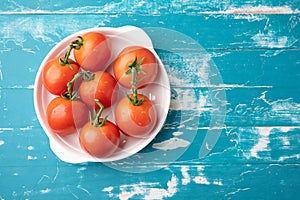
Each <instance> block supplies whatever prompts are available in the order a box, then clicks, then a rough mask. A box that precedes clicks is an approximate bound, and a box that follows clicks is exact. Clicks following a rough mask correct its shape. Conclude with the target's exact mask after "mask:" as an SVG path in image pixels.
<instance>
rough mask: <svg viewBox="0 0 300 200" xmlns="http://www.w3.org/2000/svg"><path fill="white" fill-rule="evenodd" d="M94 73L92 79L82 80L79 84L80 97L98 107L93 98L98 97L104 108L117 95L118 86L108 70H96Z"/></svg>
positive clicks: (115, 98)
mask: <svg viewBox="0 0 300 200" xmlns="http://www.w3.org/2000/svg"><path fill="white" fill-rule="evenodd" d="M94 74H95V76H94V79H93V80H90V81H82V83H81V84H80V86H79V89H78V92H79V95H80V98H81V100H82V101H83V102H85V103H86V104H87V105H89V106H91V107H93V106H95V107H96V108H99V106H98V105H97V104H96V103H95V99H98V100H99V101H100V102H101V103H102V104H103V106H104V107H105V108H106V107H109V106H111V105H112V104H113V103H114V102H115V101H116V100H117V97H118V91H119V87H118V85H117V81H116V80H115V79H114V77H113V76H112V75H110V74H109V73H108V72H104V71H98V72H95V73H94Z"/></svg>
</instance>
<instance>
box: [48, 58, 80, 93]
mask: <svg viewBox="0 0 300 200" xmlns="http://www.w3.org/2000/svg"><path fill="white" fill-rule="evenodd" d="M62 59H63V58H54V59H51V60H50V61H48V62H47V63H46V65H45V66H44V68H43V83H44V86H45V88H46V89H47V90H48V91H49V92H50V93H52V94H55V95H61V94H62V93H63V92H65V91H66V90H67V83H68V82H69V81H71V80H72V79H73V76H74V75H75V74H76V73H77V72H78V71H79V66H78V65H77V64H76V63H75V62H74V61H73V60H71V59H68V63H69V64H63V63H62V62H61V60H62Z"/></svg>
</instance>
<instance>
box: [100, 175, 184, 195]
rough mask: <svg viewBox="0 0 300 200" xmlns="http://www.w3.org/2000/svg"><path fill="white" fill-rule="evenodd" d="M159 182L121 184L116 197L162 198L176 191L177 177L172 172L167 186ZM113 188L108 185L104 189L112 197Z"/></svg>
mask: <svg viewBox="0 0 300 200" xmlns="http://www.w3.org/2000/svg"><path fill="white" fill-rule="evenodd" d="M159 185H160V184H159V183H152V182H150V183H145V182H141V183H137V184H131V185H121V186H120V187H119V189H120V193H119V194H118V195H117V197H118V198H119V199H120V200H128V199H130V198H132V197H135V196H137V195H138V196H142V197H143V199H146V200H147V199H148V200H150V199H164V198H170V197H172V196H174V195H175V193H176V192H177V191H178V188H177V186H178V178H177V177H176V176H175V175H174V174H173V175H172V177H171V180H169V181H168V182H167V188H162V187H160V186H159ZM113 189H114V188H113V187H112V186H109V187H107V188H105V189H104V190H105V191H107V192H109V196H110V197H114V195H113V194H112V193H111V191H112V190H113Z"/></svg>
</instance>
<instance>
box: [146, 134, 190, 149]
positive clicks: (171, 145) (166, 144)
mask: <svg viewBox="0 0 300 200" xmlns="http://www.w3.org/2000/svg"><path fill="white" fill-rule="evenodd" d="M189 145H190V142H189V141H186V140H184V139H181V138H178V137H173V138H170V139H168V140H165V141H163V142H160V143H154V144H153V145H152V147H153V148H154V149H160V150H164V151H166V150H173V149H177V148H185V147H187V146H189Z"/></svg>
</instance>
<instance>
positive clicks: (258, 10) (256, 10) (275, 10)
mask: <svg viewBox="0 0 300 200" xmlns="http://www.w3.org/2000/svg"><path fill="white" fill-rule="evenodd" d="M294 12H296V11H294V10H292V9H291V8H290V7H289V6H272V7H270V6H262V5H259V6H243V7H241V8H229V9H228V10H226V11H224V12H223V13H224V14H292V13H294Z"/></svg>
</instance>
